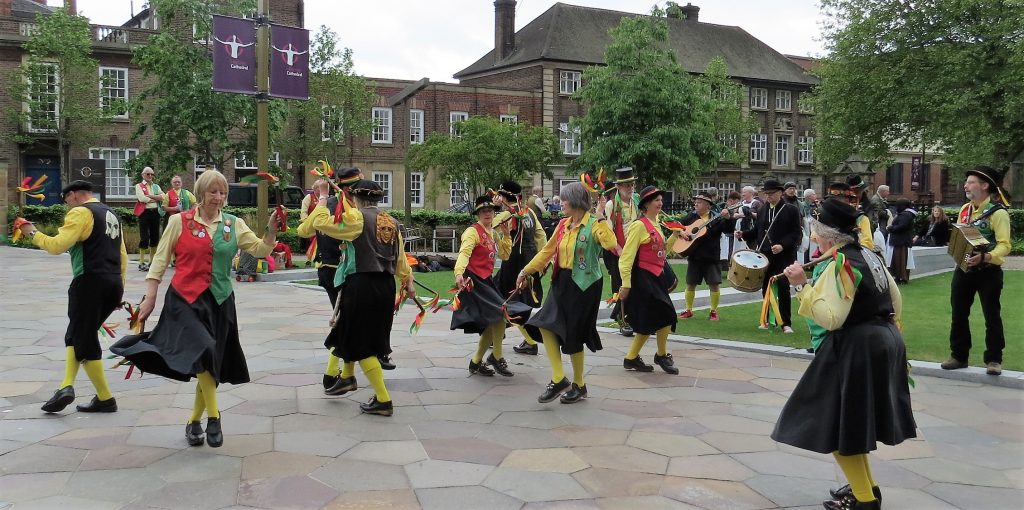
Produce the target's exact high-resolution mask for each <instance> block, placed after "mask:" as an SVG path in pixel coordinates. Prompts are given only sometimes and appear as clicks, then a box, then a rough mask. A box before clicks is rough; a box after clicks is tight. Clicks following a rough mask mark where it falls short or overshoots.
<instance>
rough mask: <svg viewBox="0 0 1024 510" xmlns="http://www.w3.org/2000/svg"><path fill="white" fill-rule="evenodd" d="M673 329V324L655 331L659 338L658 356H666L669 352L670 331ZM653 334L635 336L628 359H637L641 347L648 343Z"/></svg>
mask: <svg viewBox="0 0 1024 510" xmlns="http://www.w3.org/2000/svg"><path fill="white" fill-rule="evenodd" d="M671 329H672V327H671V326H665V327H663V328H661V329H659V330H658V331H656V332H655V335H657V339H658V356H664V355H666V354H668V332H669V331H670V330H671ZM650 337H651V335H636V336H635V337H633V344H632V345H630V346H629V353H628V354H626V359H636V357H637V356H639V355H640V349H642V348H643V347H644V344H646V343H647V339H648V338H650Z"/></svg>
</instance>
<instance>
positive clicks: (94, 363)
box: [82, 359, 113, 400]
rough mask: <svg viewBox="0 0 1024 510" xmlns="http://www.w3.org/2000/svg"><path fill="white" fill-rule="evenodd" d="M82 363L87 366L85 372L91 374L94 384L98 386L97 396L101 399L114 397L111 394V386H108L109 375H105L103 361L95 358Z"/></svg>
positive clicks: (90, 377) (90, 378)
mask: <svg viewBox="0 0 1024 510" xmlns="http://www.w3.org/2000/svg"><path fill="white" fill-rule="evenodd" d="M82 365H83V366H84V367H85V374H86V375H88V376H89V380H90V381H92V385H93V386H95V387H96V398H98V399H100V400H110V399H111V398H113V395H111V394H110V386H107V377H106V376H105V375H103V362H102V361H100V360H98V359H94V360H88V361H86V362H85V363H83V364H82Z"/></svg>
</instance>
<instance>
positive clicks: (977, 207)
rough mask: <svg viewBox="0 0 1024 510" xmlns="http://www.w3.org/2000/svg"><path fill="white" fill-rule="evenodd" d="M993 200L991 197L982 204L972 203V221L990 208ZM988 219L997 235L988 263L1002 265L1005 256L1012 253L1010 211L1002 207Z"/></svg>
mask: <svg viewBox="0 0 1024 510" xmlns="http://www.w3.org/2000/svg"><path fill="white" fill-rule="evenodd" d="M991 201H992V200H991V198H986V199H985V200H983V201H982V202H981V203H980V204H972V205H973V206H974V208H973V209H972V210H971V219H970V221H974V220H976V219H978V217H980V216H981V215H982V214H983V213H984V212H985V210H986V209H988V205H989V203H990V202H991ZM987 219H988V224H989V226H991V227H992V232H994V233H995V235H996V246H995V248H992V251H990V252H989V253H991V254H992V260H989V261H988V263H989V264H995V265H997V266H1001V265H1003V258H1004V257H1006V256H1007V255H1009V254H1010V248H1011V244H1010V213H1008V212H1006V209H1002V210H999V211H996V212H994V213H992V215H991V216H989V217H988V218H987Z"/></svg>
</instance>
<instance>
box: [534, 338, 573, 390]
mask: <svg viewBox="0 0 1024 510" xmlns="http://www.w3.org/2000/svg"><path fill="white" fill-rule="evenodd" d="M540 334H541V337H542V338H543V339H544V352H546V353H547V354H548V361H550V362H551V382H555V383H557V382H559V381H561V380H562V379H565V369H564V368H563V367H562V351H561V349H560V348H559V346H558V337H556V336H555V334H554V333H552V332H550V331H548V330H546V329H541V330H540ZM569 361H571V362H572V382H574V383H576V385H577V386H583V385H584V382H583V368H584V367H583V351H580V352H577V353H576V354H570V355H569Z"/></svg>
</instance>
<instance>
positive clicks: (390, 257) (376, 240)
mask: <svg viewBox="0 0 1024 510" xmlns="http://www.w3.org/2000/svg"><path fill="white" fill-rule="evenodd" d="M360 211H361V212H362V213H363V233H362V234H361V235H360V236H359V237H357V238H356V239H355V240H354V241H352V245H353V246H355V248H356V272H357V273H390V274H395V269H396V267H397V265H398V251H399V250H398V222H396V221H395V219H394V218H392V217H391V215H389V214H388V213H386V212H384V211H381V210H379V209H377V208H376V207H364V208H362V209H360Z"/></svg>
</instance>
